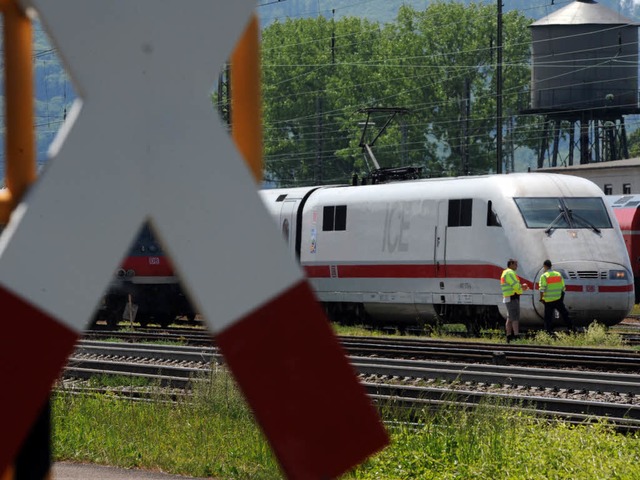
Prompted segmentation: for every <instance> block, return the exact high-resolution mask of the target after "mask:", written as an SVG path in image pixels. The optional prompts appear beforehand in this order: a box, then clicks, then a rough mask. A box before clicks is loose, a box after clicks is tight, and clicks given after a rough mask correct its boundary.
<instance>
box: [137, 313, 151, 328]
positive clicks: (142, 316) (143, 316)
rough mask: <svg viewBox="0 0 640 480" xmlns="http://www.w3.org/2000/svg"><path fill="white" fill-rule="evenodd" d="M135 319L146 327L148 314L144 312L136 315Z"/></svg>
mask: <svg viewBox="0 0 640 480" xmlns="http://www.w3.org/2000/svg"><path fill="white" fill-rule="evenodd" d="M136 321H137V322H138V323H139V324H140V326H141V327H143V328H146V327H147V326H148V325H149V316H148V315H147V314H145V313H143V314H140V313H138V315H136Z"/></svg>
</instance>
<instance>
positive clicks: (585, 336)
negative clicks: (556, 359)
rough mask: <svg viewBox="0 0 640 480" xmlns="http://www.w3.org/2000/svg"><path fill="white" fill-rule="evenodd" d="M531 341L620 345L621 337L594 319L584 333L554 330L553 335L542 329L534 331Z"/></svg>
mask: <svg viewBox="0 0 640 480" xmlns="http://www.w3.org/2000/svg"><path fill="white" fill-rule="evenodd" d="M533 343H535V344H538V345H558V346H567V347H607V348H609V347H613V348H617V347H622V346H624V340H623V338H622V337H621V336H620V335H618V334H617V333H612V332H609V331H608V330H607V327H605V326H604V325H602V324H600V323H598V322H596V321H594V322H592V323H591V325H589V327H588V328H587V331H586V332H584V333H578V334H572V333H567V332H555V333H554V335H553V336H551V335H549V334H548V333H547V332H545V331H544V330H541V331H539V332H537V333H536V336H535V339H534V340H533Z"/></svg>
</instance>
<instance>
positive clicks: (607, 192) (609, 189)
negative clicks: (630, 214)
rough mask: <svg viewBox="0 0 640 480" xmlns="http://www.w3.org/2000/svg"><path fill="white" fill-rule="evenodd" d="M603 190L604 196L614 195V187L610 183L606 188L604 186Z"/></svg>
mask: <svg viewBox="0 0 640 480" xmlns="http://www.w3.org/2000/svg"><path fill="white" fill-rule="evenodd" d="M603 190H604V194H605V195H611V194H613V187H612V186H611V184H609V183H607V184H605V186H604V189H603Z"/></svg>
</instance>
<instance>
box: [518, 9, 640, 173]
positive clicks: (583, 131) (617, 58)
mask: <svg viewBox="0 0 640 480" xmlns="http://www.w3.org/2000/svg"><path fill="white" fill-rule="evenodd" d="M530 28H531V33H532V38H533V47H532V70H531V108H530V109H529V110H528V112H530V113H542V114H545V115H546V116H547V119H548V120H549V121H551V122H552V123H554V124H556V125H555V127H554V128H555V129H556V130H557V129H559V128H560V124H561V123H562V122H564V123H563V125H566V122H569V124H570V125H571V128H574V127H575V126H576V125H579V128H580V133H579V137H580V141H579V144H580V150H581V152H580V162H581V163H588V162H590V161H591V160H592V159H593V156H594V155H593V154H595V159H596V160H597V161H599V160H613V159H614V158H608V157H611V156H612V155H613V157H617V158H621V155H623V153H624V149H625V148H626V141H625V140H624V139H623V141H622V142H619V143H624V145H617V146H616V145H609V144H608V142H609V140H610V139H612V138H618V137H619V135H617V134H616V135H613V136H612V135H611V131H610V130H611V125H612V124H614V125H622V127H621V128H622V129H624V121H623V118H622V115H627V114H632V113H639V109H638V24H637V23H636V22H634V21H632V20H630V19H628V18H626V17H623V16H621V15H619V14H617V13H616V12H614V11H612V10H610V9H608V8H606V7H604V6H602V5H600V4H598V3H597V2H595V1H593V0H576V1H574V2H573V3H570V4H569V5H567V6H565V7H563V8H561V9H559V10H557V11H555V12H553V13H552V14H550V15H548V16H546V17H544V18H542V19H540V20H538V21H537V22H534V23H532V24H531V26H530ZM605 125H606V126H607V128H608V129H609V131H607V132H606V134H605V133H604V132H603V129H604V128H605ZM564 128H566V127H564ZM616 128H617V127H616ZM589 131H591V132H592V133H589ZM622 133H623V134H624V131H622ZM570 136H571V137H573V134H571V135H570ZM554 138H556V139H557V138H558V134H557V133H555V134H554ZM625 139H626V135H625ZM555 142H557V140H555ZM595 148H597V149H598V151H595V150H594V149H595ZM603 149H604V150H603ZM554 151H556V152H557V146H556V147H555V149H554ZM605 157H607V158H605ZM539 163H540V162H539ZM554 163H555V158H554Z"/></svg>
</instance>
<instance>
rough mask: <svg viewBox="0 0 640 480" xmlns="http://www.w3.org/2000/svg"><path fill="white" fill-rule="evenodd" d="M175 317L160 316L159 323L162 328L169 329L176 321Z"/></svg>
mask: <svg viewBox="0 0 640 480" xmlns="http://www.w3.org/2000/svg"><path fill="white" fill-rule="evenodd" d="M175 318H176V317H175V316H173V315H168V314H165V315H158V318H157V322H158V324H159V325H160V326H161V327H162V328H167V327H168V326H169V325H171V324H172V323H173V321H174V320H175Z"/></svg>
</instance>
